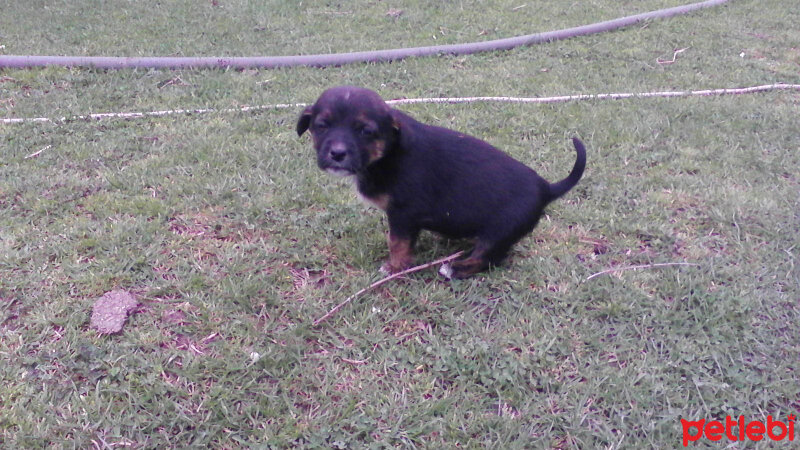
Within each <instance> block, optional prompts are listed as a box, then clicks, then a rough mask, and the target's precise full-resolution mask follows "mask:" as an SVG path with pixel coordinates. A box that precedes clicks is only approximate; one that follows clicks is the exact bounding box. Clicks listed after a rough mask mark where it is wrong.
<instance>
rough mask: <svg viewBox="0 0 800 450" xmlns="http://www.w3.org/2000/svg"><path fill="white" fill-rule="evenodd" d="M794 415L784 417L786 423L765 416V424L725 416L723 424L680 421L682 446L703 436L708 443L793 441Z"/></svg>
mask: <svg viewBox="0 0 800 450" xmlns="http://www.w3.org/2000/svg"><path fill="white" fill-rule="evenodd" d="M794 421H795V416H794V414H789V416H787V417H786V422H781V421H780V420H772V416H767V423H766V424H765V423H764V422H762V421H760V420H752V421H750V422H746V421H745V419H744V416H739V420H733V419H732V418H731V416H725V423H723V422H721V421H719V420H710V421H708V422H706V419H700V420H686V419H681V425H682V426H683V446H684V447H686V446H688V445H689V442H695V441H697V440H699V439H700V438H702V437H703V436H705V437H706V439H708V440H710V441H715V442H716V441H719V440H721V439H723V438H728V440H730V441H743V440H745V439H748V440H751V441H754V442H757V441H760V440H762V439H764V434H766V437H768V438H769V439H771V440H773V441H783V440H786V441H794Z"/></svg>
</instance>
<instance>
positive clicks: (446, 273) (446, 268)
mask: <svg viewBox="0 0 800 450" xmlns="http://www.w3.org/2000/svg"><path fill="white" fill-rule="evenodd" d="M439 275H441V276H443V277H445V278H447V279H448V280H449V279H451V278H453V268H452V267H451V266H450V264H447V263H445V264H442V267H439Z"/></svg>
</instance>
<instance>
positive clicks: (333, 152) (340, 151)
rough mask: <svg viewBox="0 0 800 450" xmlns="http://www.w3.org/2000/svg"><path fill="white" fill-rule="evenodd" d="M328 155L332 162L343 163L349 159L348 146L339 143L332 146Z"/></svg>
mask: <svg viewBox="0 0 800 450" xmlns="http://www.w3.org/2000/svg"><path fill="white" fill-rule="evenodd" d="M328 155H329V156H330V158H331V159H332V160H334V161H336V162H342V161H344V160H345V158H347V146H346V145H344V144H342V143H339V142H337V143H335V144H333V145H331V148H330V150H328Z"/></svg>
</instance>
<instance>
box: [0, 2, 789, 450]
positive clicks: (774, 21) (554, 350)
mask: <svg viewBox="0 0 800 450" xmlns="http://www.w3.org/2000/svg"><path fill="white" fill-rule="evenodd" d="M7 3H10V4H6V5H3V6H2V10H3V13H2V14H0V45H2V46H4V47H3V48H2V50H0V51H2V52H4V53H6V54H71V55H147V56H151V55H171V54H179V55H186V56H194V55H207V56H216V55H235V56H249V55H259V54H261V55H268V54H271V55H278V54H310V53H320V52H327V51H350V50H360V49H378V48H390V47H396V46H413V45H432V44H440V43H455V42H464V41H473V40H478V39H492V38H500V37H508V36H512V35H519V34H526V33H531V32H536V31H546V30H550V29H556V28H563V27H567V26H574V25H579V24H585V23H590V22H594V21H598V20H605V19H610V18H613V17H616V16H620V15H628V14H634V13H639V12H644V11H647V10H652V9H657V8H663V7H668V6H675V5H678V4H681V3H683V2H679V1H656V0H647V1H639V2H613V1H608V0H594V1H592V2H589V3H587V2H583V3H580V4H578V3H575V4H574V5H573V4H567V3H565V2H557V1H539V2H535V3H532V2H527V4H526V5H525V6H524V7H523V8H520V9H518V10H513V8H515V7H517V6H520V5H523V4H525V2H521V1H498V2H490V3H486V2H474V1H473V2H468V1H465V2H439V3H436V4H435V6H433V5H431V3H430V2H416V1H410V0H409V1H396V2H391V3H386V2H356V3H352V2H351V3H341V4H326V3H309V2H302V3H301V4H300V5H299V6H295V4H293V3H291V2H266V3H265V4H263V5H256V4H255V3H253V2H241V1H228V0H220V1H219V2H218V4H219V6H213V4H212V2H195V1H165V2H125V1H115V2H105V3H103V2H100V3H102V5H100V6H98V5H97V2H86V1H71V2H61V3H59V4H56V3H54V2H7ZM794 6H795V5H794V4H793V2H791V1H788V0H765V1H758V2H757V1H745V0H734V1H731V2H730V3H728V4H727V5H725V6H723V7H718V8H714V9H709V10H706V11H703V12H699V13H696V14H692V15H690V16H684V17H678V18H673V19H671V20H668V21H654V22H650V23H647V24H643V25H642V26H638V27H633V28H628V29H625V30H621V31H617V32H613V33H607V34H600V35H594V36H588V37H583V38H579V39H573V40H568V41H562V42H556V43H552V44H546V45H540V46H535V47H529V48H522V49H517V50H513V51H508V52H500V53H491V54H479V55H473V56H466V57H452V56H445V57H439V58H424V59H412V60H406V61H402V62H396V63H392V64H381V65H374V64H370V65H352V66H346V67H341V68H328V69H309V68H297V69H283V70H275V71H253V70H246V71H223V70H219V71H196V72H193V71H179V72H168V71H149V70H139V71H108V72H105V71H94V70H83V69H59V68H47V69H36V70H2V71H0V117H36V116H43V117H62V116H71V115H79V114H87V113H93V112H112V111H148V110H161V109H170V108H198V107H213V108H229V107H235V106H240V105H261V104H273V103H284V102H292V103H294V102H310V101H313V100H314V98H315V97H316V96H317V95H318V94H319V93H320V92H321V91H322V90H323V89H324V88H326V87H328V86H331V85H336V84H343V83H348V84H357V85H363V86H367V87H371V88H373V89H376V90H378V91H379V92H380V93H381V94H382V95H384V96H385V97H387V98H394V97H401V96H405V97H415V96H439V95H447V96H475V95H525V96H538V95H565V94H574V93H599V92H636V91H656V90H672V89H706V88H721V87H740V86H747V85H756V84H765V83H774V82H786V83H800V51H799V50H798V49H800V32H798V30H797V27H796V26H794V24H796V23H799V22H800V12H798V10H797V8H794ZM390 8H395V9H400V10H402V11H403V14H402V15H401V16H399V17H398V18H392V17H390V16H386V14H385V13H386V12H387V11H388V10H389V9H390ZM776 11H779V12H780V13H776ZM687 47H688V50H686V51H685V52H683V53H681V54H679V55H678V57H677V61H676V63H674V64H671V65H660V64H658V63H657V62H656V59H657V58H662V59H670V58H671V57H672V54H673V51H674V50H675V49H678V48H687ZM170 80H174V81H175V82H173V83H168V82H169V81H170ZM403 109H404V110H405V111H407V112H409V113H411V114H412V115H414V116H416V117H417V118H419V119H420V120H423V121H426V122H430V123H435V124H439V125H443V126H448V127H451V128H456V129H459V130H462V131H465V132H469V133H471V134H474V135H477V136H479V137H482V138H484V139H487V140H488V141H489V142H492V143H493V144H495V145H497V146H498V147H500V148H502V149H504V150H505V151H507V152H509V153H511V154H512V155H513V156H515V157H516V158H518V159H520V160H522V161H525V162H526V163H528V164H529V165H531V166H532V167H534V168H536V169H537V171H539V172H540V173H541V174H542V175H543V176H545V177H546V178H548V179H550V180H556V179H560V178H562V177H563V176H565V175H566V173H567V172H568V170H569V167H571V165H572V162H573V158H574V152H573V150H572V149H571V147H570V144H569V141H568V138H569V137H571V136H573V135H579V136H581V137H582V138H583V139H584V140H585V142H586V144H587V147H588V150H589V162H588V167H587V171H586V175H585V177H584V179H583V180H582V181H581V184H580V185H579V186H578V187H576V188H575V189H574V190H573V191H572V192H570V193H569V194H568V195H567V196H565V197H564V198H563V199H561V200H559V201H558V202H556V203H554V204H553V205H551V206H550V207H549V209H548V215H547V216H546V217H545V218H544V219H543V220H542V223H541V224H540V225H539V227H538V228H537V229H536V230H535V231H534V232H533V233H532V234H531V235H530V236H529V237H527V238H526V239H524V240H523V241H522V242H521V243H520V244H518V245H517V246H516V247H515V250H514V252H513V253H512V255H511V258H510V259H509V261H508V263H507V264H506V265H504V266H503V267H501V268H499V269H496V270H493V271H491V272H489V273H486V274H482V275H481V276H478V277H476V278H474V279H470V280H465V281H454V282H452V283H448V282H445V281H443V280H442V279H440V278H439V277H437V276H436V275H435V271H428V272H423V273H419V274H415V275H413V276H410V277H408V278H407V279H404V280H401V281H397V282H393V283H390V284H387V285H384V286H383V287H381V288H379V289H377V290H375V291H373V292H370V293H368V294H366V295H365V296H363V297H362V298H360V299H358V300H356V301H354V302H353V303H352V304H350V305H348V306H347V307H346V308H344V309H343V310H341V311H340V312H339V313H338V314H337V315H336V316H334V317H333V318H332V319H331V320H330V321H329V322H327V323H326V324H324V325H323V326H321V327H319V328H316V329H315V328H313V327H311V325H310V324H311V322H312V321H313V320H314V319H316V318H318V317H320V316H322V315H323V314H324V313H325V312H326V311H328V310H329V309H330V308H331V307H333V306H334V305H335V304H337V303H338V302H340V301H341V300H343V299H344V298H346V297H347V296H349V295H350V294H352V293H354V292H356V291H357V290H359V289H360V288H362V287H364V286H366V285H368V284H369V283H371V282H372V281H375V280H377V279H378V278H379V275H378V273H377V267H378V266H379V264H380V262H381V260H382V259H383V258H385V257H386V254H387V249H386V244H385V238H384V232H385V230H386V221H385V218H384V216H383V215H382V213H380V212H379V211H376V210H373V209H368V208H367V207H366V206H364V205H363V204H362V203H360V202H359V201H358V200H357V199H356V198H355V196H354V195H353V193H352V187H351V186H350V185H349V183H346V182H344V181H341V180H337V179H334V178H331V177H329V176H327V175H325V174H324V173H321V172H320V171H319V170H318V169H317V168H316V165H315V163H314V159H313V153H312V151H311V148H310V142H309V140H308V139H307V138H306V137H304V138H301V139H298V138H297V136H296V133H295V132H294V124H295V120H296V118H297V115H298V113H299V111H294V110H275V111H262V112H258V113H247V114H244V113H242V114H207V115H193V116H171V117H163V118H150V119H136V120H127V121H125V120H105V121H68V122H63V123H44V124H43V123H39V124H23V125H0V446H3V447H8V448H39V447H75V448H92V447H97V448H105V446H122V445H124V446H130V447H132V448H164V447H180V448H183V447H190V446H198V447H201V446H210V447H214V448H237V447H249V446H253V447H261V448H265V447H266V448H268V447H274V448H286V447H301V448H302V447H305V448H314V447H323V448H364V447H370V448H382V447H400V448H413V447H418V448H453V447H457V446H460V447H467V448H480V447H487V448H616V447H623V448H642V447H652V448H672V447H678V446H680V442H681V425H680V418H686V419H689V420H695V419H701V418H706V419H719V418H724V417H725V416H726V415H732V416H737V417H738V416H739V415H741V414H744V415H745V416H747V417H748V420H750V419H759V420H766V416H767V415H768V414H770V415H772V416H773V417H779V418H780V419H781V420H785V419H786V416H787V415H788V414H789V413H792V412H795V413H796V412H797V410H798V408H800V388H798V385H797V373H798V369H800V368H799V367H798V361H800V360H799V359H798V354H799V353H800V344H799V343H798V342H800V341H798V339H797V337H798V336H800V325H799V324H800V305H799V304H798V299H800V270H799V269H798V262H797V254H798V248H800V233H799V232H798V223H800V195H798V193H800V176H798V174H799V173H800V159H798V156H797V155H798V151H800V134H799V133H798V128H797V123H798V122H797V116H798V113H799V112H800V96H799V95H798V93H797V92H773V93H764V94H757V95H748V96H736V97H734V96H728V97H709V98H684V99H649V100H623V101H591V102H582V103H567V104H558V105H508V104H470V105H414V106H407V107H403ZM42 149H45V150H43V151H42V152H41V153H39V154H38V155H37V156H35V157H30V158H26V157H27V156H28V155H31V154H33V153H34V152H37V151H39V150H42ZM463 247H464V246H463V244H462V243H460V242H451V241H447V240H444V239H440V238H437V237H434V236H432V235H430V234H425V235H423V237H422V239H421V242H420V248H419V260H420V261H429V260H432V259H434V258H438V257H441V256H445V255H447V254H450V253H451V252H453V251H455V250H457V249H460V248H463ZM671 262H688V263H694V264H698V265H699V266H698V267H695V266H670V267H663V268H655V267H654V268H650V269H644V270H636V271H633V270H632V271H625V272H618V273H614V274H610V275H603V276H599V277H596V278H593V279H591V280H588V281H587V278H588V277H589V276H590V275H592V274H595V273H597V272H600V271H603V270H606V269H609V268H613V267H623V266H630V265H639V264H643V265H648V264H654V263H671ZM117 288H120V289H127V290H129V291H131V292H133V293H135V294H136V295H137V296H138V298H139V300H140V302H141V306H140V307H139V308H138V310H137V312H136V314H134V315H132V316H131V317H130V318H129V319H128V321H127V323H126V325H125V327H124V329H123V331H122V333H120V334H118V335H112V336H99V335H98V334H97V333H96V332H95V331H94V330H92V329H90V328H89V317H90V315H91V308H92V304H93V302H94V301H95V300H96V299H97V298H98V297H100V296H101V295H102V294H103V293H104V292H107V291H109V290H112V289H117ZM723 442H725V441H723ZM704 443H705V444H709V443H710V441H708V440H706V441H704ZM759 444H760V445H761V446H764V447H766V446H768V445H769V444H770V442H769V441H762V442H761V443H759ZM748 445H749V444H748ZM753 445H755V444H753Z"/></svg>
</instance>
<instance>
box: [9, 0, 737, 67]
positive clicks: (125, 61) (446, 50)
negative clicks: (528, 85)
mask: <svg viewBox="0 0 800 450" xmlns="http://www.w3.org/2000/svg"><path fill="white" fill-rule="evenodd" d="M727 1H728V0H708V1H704V2H699V3H692V4H688V5H683V6H676V7H673V8H666V9H660V10H657V11H652V12H648V13H642V14H636V15H633V16H627V17H622V18H619V19H614V20H608V21H605V22H598V23H595V24H591V25H583V26H579V27H573V28H566V29H563V30H557V31H550V32H546V33H535V34H529V35H525V36H518V37H513V38H506V39H497V40H493V41H484V42H473V43H467V44H453V45H435V46H431V47H413V48H401V49H394V50H375V51H364V52H352V53H335V54H325V55H298V56H264V57H231V58H218V57H137V58H128V57H104V56H19V55H0V68H4V67H9V68H29V67H42V66H65V67H89V68H92V67H93V68H98V69H130V68H153V69H209V68H235V69H247V68H261V69H273V68H278V67H296V66H312V67H325V66H340V65H343V64H351V63H357V62H385V61H397V60H400V59H403V58H408V57H412V56H429V55H439V54H451V55H466V54H470V53H477V52H485V51H496V50H509V49H512V48H515V47H519V46H523V45H533V44H539V43H542V42H552V41H557V40H561V39H567V38H571V37H576V36H583V35H587V34H594V33H601V32H604V31H611V30H615V29H617V28H622V27H626V26H630V25H634V24H636V23H639V22H642V21H644V20H651V19H663V18H667V17H672V16H675V15H679V14H686V13H689V12H691V11H695V10H697V9H701V8H709V7H712V6H717V5H721V4H723V3H726V2H727Z"/></svg>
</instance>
